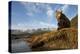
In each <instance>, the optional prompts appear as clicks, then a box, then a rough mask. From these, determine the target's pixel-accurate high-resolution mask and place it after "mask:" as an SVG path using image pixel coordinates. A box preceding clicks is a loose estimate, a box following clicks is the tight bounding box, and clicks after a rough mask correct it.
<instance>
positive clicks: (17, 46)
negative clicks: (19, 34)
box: [11, 39, 31, 53]
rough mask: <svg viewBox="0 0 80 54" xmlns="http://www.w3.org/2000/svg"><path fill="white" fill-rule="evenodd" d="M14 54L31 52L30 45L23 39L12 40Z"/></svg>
mask: <svg viewBox="0 0 80 54" xmlns="http://www.w3.org/2000/svg"><path fill="white" fill-rule="evenodd" d="M11 48H12V52H14V53H15V52H29V51H31V49H30V47H29V46H28V43H27V42H25V41H24V40H22V39H18V40H12V44H11Z"/></svg>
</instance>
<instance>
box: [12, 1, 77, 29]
mask: <svg viewBox="0 0 80 54" xmlns="http://www.w3.org/2000/svg"><path fill="white" fill-rule="evenodd" d="M11 8H12V10H11V11H12V12H11V26H12V29H22V30H25V29H37V28H48V27H49V28H57V20H56V18H55V11H56V10H57V9H61V10H62V11H63V13H64V14H65V15H66V16H67V17H68V18H69V19H70V20H71V19H72V18H73V17H74V16H76V14H77V13H78V7H77V6H76V5H66V4H51V3H32V2H17V1H14V2H12V5H11Z"/></svg>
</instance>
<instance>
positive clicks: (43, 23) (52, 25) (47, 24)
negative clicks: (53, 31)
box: [40, 22, 57, 28]
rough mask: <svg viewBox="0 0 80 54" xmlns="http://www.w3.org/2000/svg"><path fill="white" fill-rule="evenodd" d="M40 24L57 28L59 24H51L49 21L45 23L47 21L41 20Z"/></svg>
mask: <svg viewBox="0 0 80 54" xmlns="http://www.w3.org/2000/svg"><path fill="white" fill-rule="evenodd" d="M40 24H41V25H42V26H45V27H50V28H56V27H57V26H56V25H54V24H49V23H45V22H40Z"/></svg>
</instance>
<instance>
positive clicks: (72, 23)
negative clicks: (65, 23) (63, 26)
mask: <svg viewBox="0 0 80 54" xmlns="http://www.w3.org/2000/svg"><path fill="white" fill-rule="evenodd" d="M71 27H73V28H78V15H76V16H75V17H74V18H72V20H71Z"/></svg>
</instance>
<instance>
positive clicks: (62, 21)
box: [56, 10, 70, 30]
mask: <svg viewBox="0 0 80 54" xmlns="http://www.w3.org/2000/svg"><path fill="white" fill-rule="evenodd" d="M56 19H57V21H58V28H57V30H60V29H62V28H69V27H70V20H69V19H68V18H67V17H66V16H65V15H64V14H63V13H62V11H61V10H56Z"/></svg>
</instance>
